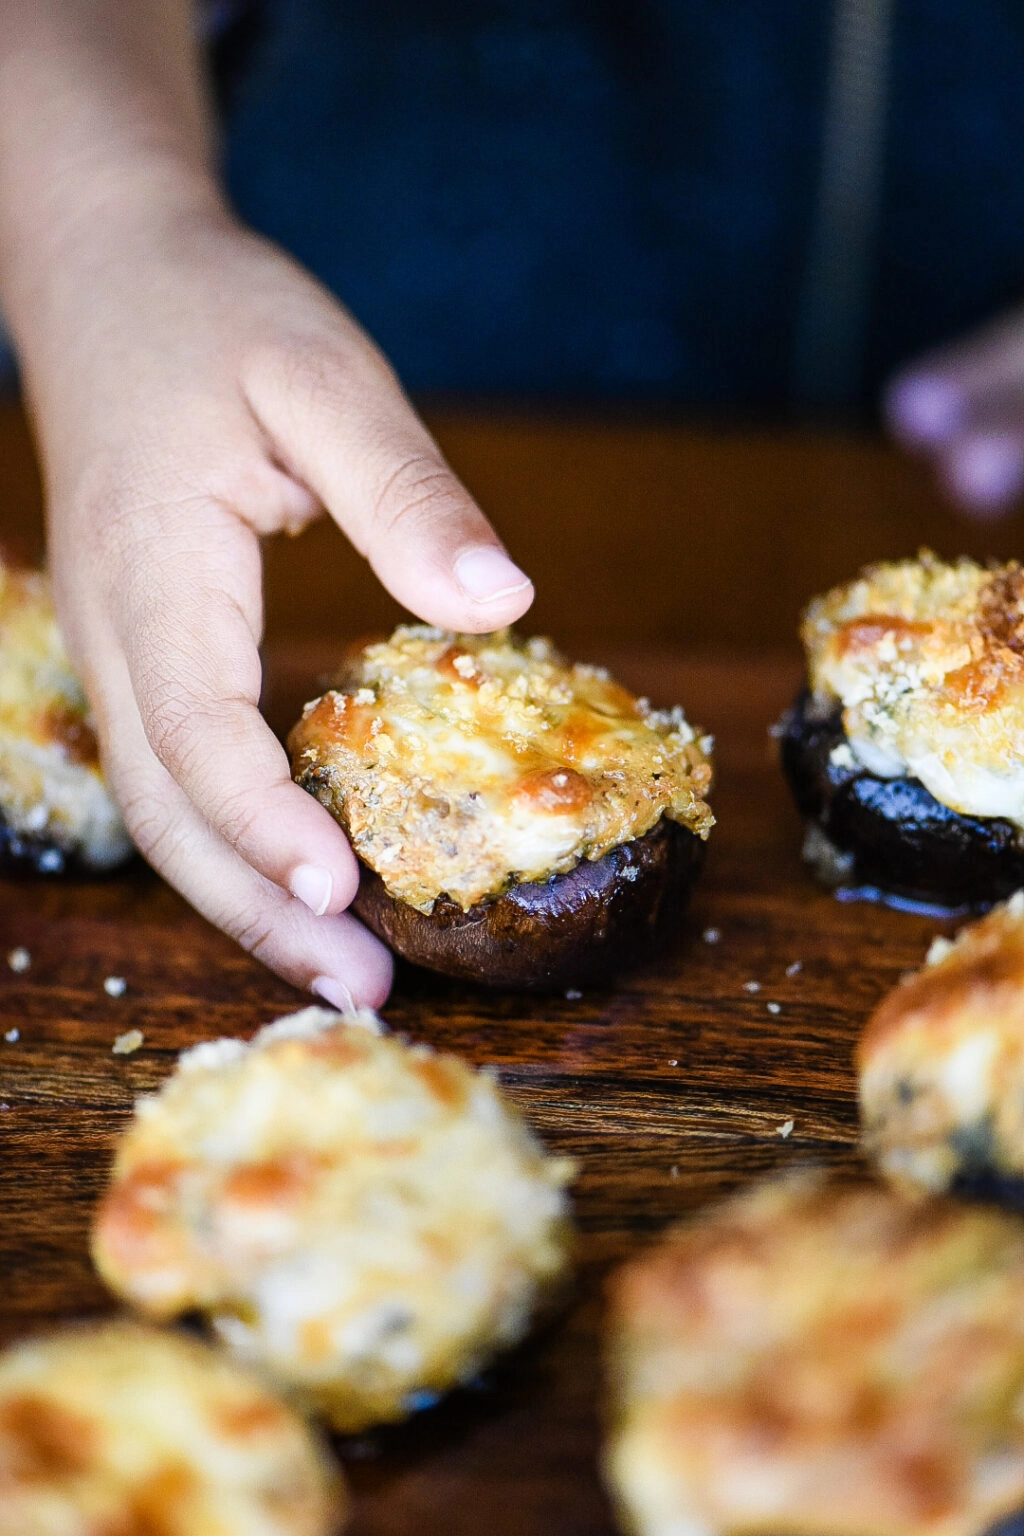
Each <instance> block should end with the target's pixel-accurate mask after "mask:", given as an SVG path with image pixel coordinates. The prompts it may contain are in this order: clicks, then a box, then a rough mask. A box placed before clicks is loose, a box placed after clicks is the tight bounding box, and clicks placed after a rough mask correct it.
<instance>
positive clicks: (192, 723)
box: [142, 685, 205, 782]
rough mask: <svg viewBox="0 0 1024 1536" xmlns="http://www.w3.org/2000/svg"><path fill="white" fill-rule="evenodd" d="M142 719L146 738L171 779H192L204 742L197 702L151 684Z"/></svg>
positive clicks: (175, 690) (202, 751) (175, 691)
mask: <svg viewBox="0 0 1024 1536" xmlns="http://www.w3.org/2000/svg"><path fill="white" fill-rule="evenodd" d="M142 718H143V727H144V729H145V732H146V739H147V741H148V742H149V744H150V746H151V747H152V749H153V752H154V753H155V755H156V757H157V758H158V759H159V761H160V762H161V763H162V764H163V765H164V767H165V768H166V769H167V771H168V773H169V774H171V776H172V778H175V779H177V780H178V781H179V782H181V781H182V780H184V779H189V778H191V777H192V775H193V771H194V769H195V767H196V766H197V765H198V763H199V762H200V761H201V759H202V755H203V753H204V742H205V732H204V729H203V716H202V712H201V711H200V710H199V709H198V707H197V705H196V702H195V701H194V700H191V699H188V698H186V697H184V696H183V695H182V693H181V692H180V691H179V690H178V689H175V688H170V687H164V688H158V687H155V686H154V685H151V686H150V691H149V696H148V698H147V699H146V703H145V708H144V709H143V716H142Z"/></svg>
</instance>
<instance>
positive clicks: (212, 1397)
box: [0, 1322, 346, 1536]
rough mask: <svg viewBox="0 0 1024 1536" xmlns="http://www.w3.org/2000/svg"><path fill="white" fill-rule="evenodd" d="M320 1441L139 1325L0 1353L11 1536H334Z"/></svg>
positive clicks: (166, 1337) (339, 1511)
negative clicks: (234, 1534)
mask: <svg viewBox="0 0 1024 1536" xmlns="http://www.w3.org/2000/svg"><path fill="white" fill-rule="evenodd" d="M345 1504H346V1500H345V1495H344V1490H343V1488H342V1484H341V1479H340V1477H339V1475H338V1474H337V1473H336V1472H335V1471H334V1469H333V1468H332V1467H331V1465H330V1462H329V1460H328V1457H327V1454H326V1452H325V1450H324V1448H323V1447H322V1446H321V1445H320V1443H319V1441H318V1440H317V1439H315V1437H314V1436H313V1435H312V1434H311V1433H310V1431H309V1430H308V1429H307V1427H306V1426H305V1424H303V1422H302V1420H301V1419H299V1418H298V1417H297V1415H296V1414H294V1413H293V1412H292V1411H291V1409H289V1408H286V1407H285V1406H284V1405H283V1404H282V1403H280V1402H278V1401H277V1400H276V1399H275V1398H274V1397H272V1396H271V1395H270V1393H269V1392H268V1391H267V1389H266V1388H265V1387H264V1386H262V1385H260V1384H259V1383H258V1382H257V1381H255V1380H254V1379H253V1378H252V1377H250V1376H249V1375H248V1373H246V1372H243V1371H241V1370H240V1369H239V1368H238V1366H236V1365H233V1364H231V1363H230V1362H229V1361H227V1360H226V1359H224V1357H223V1356H221V1355H219V1354H217V1353H216V1352H215V1351H213V1350H211V1349H208V1348H207V1347H206V1346H205V1345H203V1344H200V1343H199V1342H198V1341H197V1340H194V1339H189V1338H186V1337H184V1336H183V1335H181V1334H177V1333H170V1332H168V1333H160V1332H157V1331H156V1330H155V1329H150V1328H142V1327H139V1326H137V1325H135V1324H131V1323H122V1322H116V1323H108V1324H104V1325H102V1326H99V1327H91V1328H74V1329H66V1330H65V1331H64V1332H62V1333H57V1334H54V1335H51V1336H50V1337H48V1338H42V1339H35V1340H32V1341H30V1342H28V1343H24V1344H19V1345H17V1346H15V1347H14V1348H13V1349H9V1350H7V1351H6V1353H4V1354H3V1355H0V1528H2V1529H3V1531H4V1532H5V1533H6V1536H229V1533H237V1536H243V1533H244V1536H335V1533H336V1532H338V1531H339V1530H340V1529H341V1525H342V1522H343V1518H344V1514H345Z"/></svg>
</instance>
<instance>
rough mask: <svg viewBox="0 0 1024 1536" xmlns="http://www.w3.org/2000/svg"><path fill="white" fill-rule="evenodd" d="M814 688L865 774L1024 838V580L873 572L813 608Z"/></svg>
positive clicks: (902, 565) (908, 565) (930, 566)
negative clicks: (838, 712)
mask: <svg viewBox="0 0 1024 1536" xmlns="http://www.w3.org/2000/svg"><path fill="white" fill-rule="evenodd" d="M802 634H803V640H804V644H805V646H806V649H807V657H808V664H809V673H810V685H811V688H812V690H813V692H814V694H815V696H816V697H817V698H818V699H820V700H822V701H823V702H825V703H826V704H827V703H828V701H838V702H839V704H841V706H842V710H843V725H844V728H845V731H846V736H847V739H848V741H849V746H850V750H851V751H852V753H853V755H854V757H855V758H856V759H857V761H858V762H859V763H860V764H861V765H862V766H863V767H864V768H866V769H867V770H868V771H869V772H870V773H872V774H875V775H877V776H879V777H882V778H896V777H901V776H909V777H912V778H916V779H918V780H919V781H920V782H921V783H922V784H924V786H925V787H926V788H927V789H928V790H929V791H930V792H931V794H932V795H933V796H934V797H935V799H936V800H938V801H940V802H941V803H942V804H943V805H946V806H948V807H949V808H950V809H951V810H954V811H957V812H959V813H960V814H961V815H974V816H981V817H1000V818H1003V819H1005V820H1007V821H1010V822H1012V823H1013V824H1014V825H1015V826H1017V827H1020V828H1021V829H1024V569H1022V567H1021V566H1020V565H1018V564H1017V563H1016V562H1015V561H1013V562H1010V563H1009V564H1007V565H1002V566H991V567H988V566H981V565H977V564H975V562H974V561H972V560H966V559H964V560H958V561H956V562H955V563H953V564H946V563H944V562H943V561H941V560H939V559H937V558H936V557H935V556H934V555H932V554H930V553H929V552H928V551H923V552H922V553H921V555H920V556H919V557H918V559H917V560H903V561H897V562H893V563H890V564H879V565H872V566H869V567H868V568H867V569H866V570H865V571H864V572H863V573H862V574H861V576H860V577H859V578H858V579H857V580H856V581H853V582H850V583H849V584H848V585H846V586H842V587H836V588H834V589H833V590H832V591H831V592H828V593H826V594H825V596H823V597H820V598H817V599H816V600H815V601H814V602H813V603H811V605H810V606H809V608H808V610H807V613H806V615H805V617H804V623H803V630H802Z"/></svg>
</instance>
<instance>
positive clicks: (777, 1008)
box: [765, 1003, 782, 1013]
mask: <svg viewBox="0 0 1024 1536" xmlns="http://www.w3.org/2000/svg"><path fill="white" fill-rule="evenodd" d="M765 1007H766V1008H767V1010H768V1012H769V1013H781V1012H782V1004H781V1003H765Z"/></svg>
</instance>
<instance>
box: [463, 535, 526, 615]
mask: <svg viewBox="0 0 1024 1536" xmlns="http://www.w3.org/2000/svg"><path fill="white" fill-rule="evenodd" d="M455 579H456V581H457V582H458V583H459V586H460V587H461V588H462V590H463V592H465V594H466V596H467V597H471V598H472V599H473V601H474V602H476V603H496V602H497V601H498V599H499V598H502V597H511V595H512V593H513V592H523V591H525V589H526V588H527V587H528V586H529V585H530V578H529V576H525V575H524V574H523V572H522V571H521V570H520V569H519V567H518V565H513V564H512V561H511V560H510V559H509V557H508V555H506V554H505V552H504V550H502V549H495V548H494V546H493V545H492V544H480V545H478V546H477V548H476V549H467V550H464V551H463V552H462V554H461V555H460V556H459V558H458V559H457V560H456V562H455Z"/></svg>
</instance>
